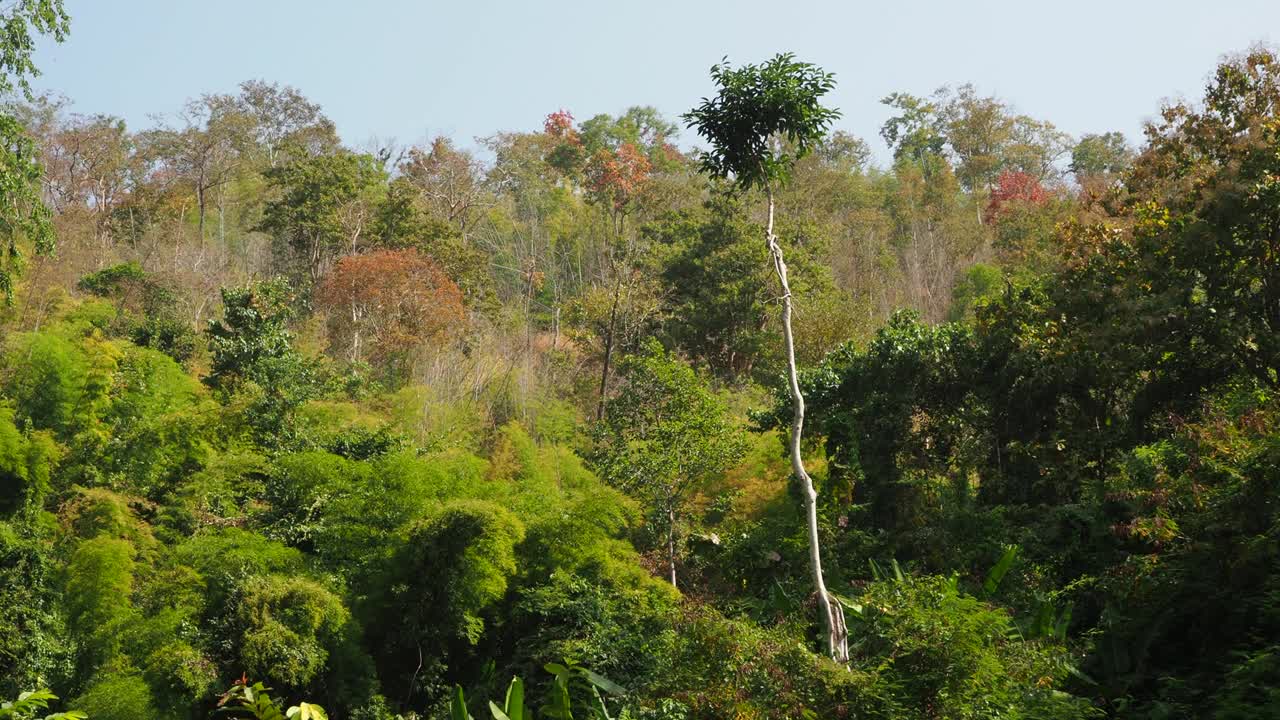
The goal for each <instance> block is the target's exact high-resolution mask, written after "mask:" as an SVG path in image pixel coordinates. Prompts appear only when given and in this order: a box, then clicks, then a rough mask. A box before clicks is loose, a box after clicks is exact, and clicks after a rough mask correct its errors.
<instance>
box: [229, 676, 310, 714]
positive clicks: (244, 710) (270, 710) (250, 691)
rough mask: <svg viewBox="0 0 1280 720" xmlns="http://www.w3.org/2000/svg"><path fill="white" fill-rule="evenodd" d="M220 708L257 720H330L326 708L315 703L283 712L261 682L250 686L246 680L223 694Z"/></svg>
mask: <svg viewBox="0 0 1280 720" xmlns="http://www.w3.org/2000/svg"><path fill="white" fill-rule="evenodd" d="M218 706H219V708H220V709H221V711H222V712H224V713H226V714H228V715H231V716H238V717H246V718H254V719H255V720H295V719H296V720H329V716H328V715H327V714H326V713H325V711H324V708H322V707H320V706H319V705H316V704H315V703H308V702H300V703H298V704H297V705H291V706H289V708H288V709H286V710H283V711H282V710H281V709H280V706H279V704H278V703H277V702H276V701H275V699H274V698H272V697H271V695H270V693H269V691H268V689H267V688H266V687H264V686H263V684H262V683H261V682H255V683H253V684H252V685H250V684H248V681H246V680H242V681H241V682H239V683H237V684H235V685H233V686H231V688H230V689H229V690H227V692H225V693H223V695H222V699H221V700H220V701H219V702H218Z"/></svg>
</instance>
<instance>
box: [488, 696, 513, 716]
mask: <svg viewBox="0 0 1280 720" xmlns="http://www.w3.org/2000/svg"><path fill="white" fill-rule="evenodd" d="M489 712H490V713H491V714H492V715H493V720H511V716H509V715H507V714H506V713H504V712H502V708H500V707H498V704H497V703H495V702H494V701H492V700H490V701H489Z"/></svg>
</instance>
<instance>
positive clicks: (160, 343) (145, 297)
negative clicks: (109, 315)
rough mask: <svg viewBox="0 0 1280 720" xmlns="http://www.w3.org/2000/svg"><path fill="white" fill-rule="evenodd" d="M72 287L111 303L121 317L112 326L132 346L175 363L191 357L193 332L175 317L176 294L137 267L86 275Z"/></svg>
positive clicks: (128, 265) (122, 266) (129, 264)
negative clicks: (155, 353) (128, 340)
mask: <svg viewBox="0 0 1280 720" xmlns="http://www.w3.org/2000/svg"><path fill="white" fill-rule="evenodd" d="M76 287H77V288H79V289H80V290H84V291H86V292H90V293H92V294H94V295H97V296H98V297H103V298H111V299H113V300H114V301H115V302H116V304H117V306H118V307H119V310H120V313H121V317H119V318H118V319H117V320H116V322H115V323H114V325H115V326H116V327H117V330H118V332H119V334H121V335H124V336H126V337H128V338H129V339H130V340H131V341H132V342H133V343H134V344H135V345H138V346H141V347H150V348H154V349H156V350H159V351H160V352H162V353H164V354H166V355H168V356H169V357H171V358H173V359H174V360H176V361H178V362H179V363H186V362H187V361H188V360H190V359H191V356H192V355H193V354H194V353H195V350H196V335H195V331H194V330H193V329H192V327H191V324H190V323H189V322H187V321H186V320H185V319H183V318H182V317H180V316H179V315H178V313H177V307H176V306H177V301H178V295H177V293H176V292H175V291H174V290H172V289H171V288H170V287H168V286H167V285H166V284H165V283H163V282H160V281H158V280H156V278H155V277H153V276H152V275H151V274H150V273H147V272H146V271H144V270H143V269H142V266H140V265H138V263H136V262H127V263H121V264H119V265H113V266H111V267H108V268H104V269H102V270H99V271H97V272H93V273H89V274H88V275H85V276H84V277H82V278H80V281H79V282H78V283H76Z"/></svg>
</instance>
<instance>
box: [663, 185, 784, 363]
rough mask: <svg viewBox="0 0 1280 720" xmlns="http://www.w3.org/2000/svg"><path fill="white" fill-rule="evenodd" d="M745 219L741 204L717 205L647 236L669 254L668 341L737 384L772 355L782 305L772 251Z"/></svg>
mask: <svg viewBox="0 0 1280 720" xmlns="http://www.w3.org/2000/svg"><path fill="white" fill-rule="evenodd" d="M744 214H745V213H744V212H743V208H742V204H741V202H740V201H738V200H737V199H735V198H732V197H716V198H713V199H712V200H710V201H709V202H708V203H707V205H706V207H705V208H703V209H699V210H695V211H687V212H683V213H680V214H678V215H674V216H673V217H671V218H670V219H668V220H667V221H666V222H653V223H650V224H648V225H646V226H645V228H644V230H643V232H644V233H645V234H646V235H651V236H653V237H654V238H655V244H657V245H658V246H659V247H662V248H663V250H664V253H663V255H664V262H663V265H662V267H661V273H662V274H661V277H662V280H663V281H664V283H665V284H666V285H667V286H668V287H670V288H671V289H670V290H669V291H668V292H667V293H666V296H665V297H664V303H665V304H666V305H667V307H668V308H669V310H668V312H667V313H666V316H667V318H668V319H667V321H666V322H665V323H664V330H665V331H666V333H667V335H668V337H669V338H670V340H671V341H673V342H674V344H675V347H677V348H679V349H680V350H681V351H682V352H684V353H685V354H686V355H688V357H689V358H690V359H691V360H692V361H695V362H697V363H700V364H704V365H705V366H706V367H709V368H710V369H711V370H712V371H713V372H714V373H716V374H717V375H719V376H721V377H725V378H729V379H739V378H743V377H749V376H750V374H751V371H752V369H753V368H754V367H755V365H756V363H757V362H758V361H759V360H760V358H761V356H763V355H764V353H765V348H766V346H767V344H768V343H767V339H766V337H765V336H766V326H767V324H768V320H769V307H770V304H771V303H772V301H773V299H774V293H773V292H771V289H770V287H769V282H770V270H769V250H768V248H766V247H764V246H762V245H761V244H760V243H759V240H758V238H759V232H760V226H759V225H757V224H754V223H750V222H747V221H746V219H745V217H744Z"/></svg>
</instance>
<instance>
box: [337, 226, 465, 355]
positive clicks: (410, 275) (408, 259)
mask: <svg viewBox="0 0 1280 720" xmlns="http://www.w3.org/2000/svg"><path fill="white" fill-rule="evenodd" d="M315 297H316V302H317V304H318V305H319V307H320V308H321V309H323V310H324V311H325V312H326V313H327V314H328V319H329V325H328V329H329V343H330V347H332V348H333V349H334V350H335V351H338V352H341V353H342V354H343V355H345V356H346V357H347V359H349V360H350V361H352V362H360V361H362V360H367V361H368V362H370V363H372V364H380V365H387V364H391V363H396V362H401V361H403V360H405V359H406V358H407V357H409V356H410V354H411V351H413V350H414V349H415V348H418V347H420V346H422V345H424V344H426V343H428V342H431V341H433V340H438V339H440V338H441V337H442V336H444V335H445V334H446V333H447V332H448V331H449V330H452V329H455V328H457V327H459V326H460V325H461V324H462V322H463V317H464V315H463V309H462V291H461V290H459V289H458V286H457V285H456V284H454V282H453V281H452V280H450V279H449V277H448V276H447V275H445V273H444V271H442V270H441V269H440V266H439V265H437V264H436V263H435V261H434V260H432V259H431V258H429V257H426V256H424V255H422V254H420V253H419V252H418V251H417V250H413V249H410V250H379V251H377V252H370V253H363V254H360V255H348V256H346V257H344V258H342V259H341V260H339V261H338V263H337V264H336V265H334V267H333V269H332V270H330V271H329V273H328V274H327V275H325V277H324V279H323V280H322V281H321V283H320V286H319V288H317V292H316V296H315Z"/></svg>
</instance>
